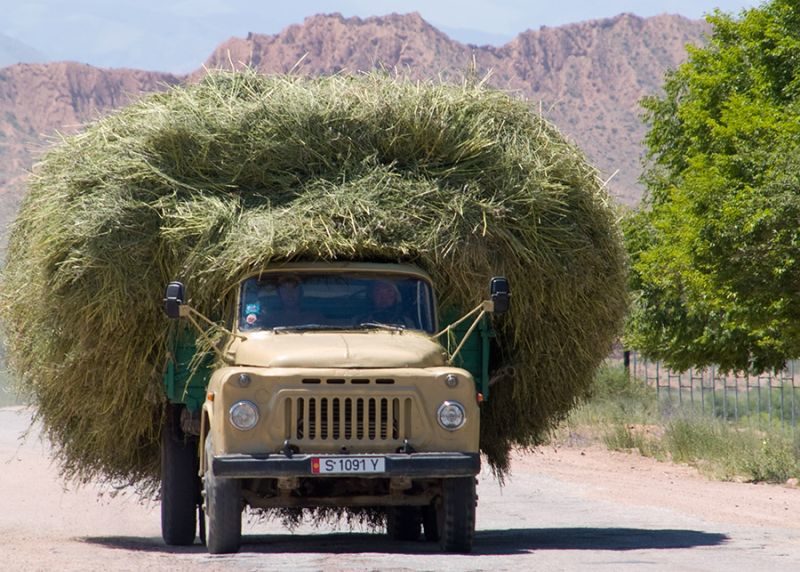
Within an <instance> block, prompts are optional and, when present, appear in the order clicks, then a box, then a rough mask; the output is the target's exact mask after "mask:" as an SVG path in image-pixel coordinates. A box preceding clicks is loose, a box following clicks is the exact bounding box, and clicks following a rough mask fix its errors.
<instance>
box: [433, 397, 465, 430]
mask: <svg viewBox="0 0 800 572" xmlns="http://www.w3.org/2000/svg"><path fill="white" fill-rule="evenodd" d="M436 417H437V418H438V419H439V425H441V426H442V427H444V428H445V429H447V430H448V431H455V430H456V429H461V427H463V426H464V422H466V420H467V415H466V413H464V406H463V405H461V404H460V403H459V402H458V401H445V402H444V403H442V404H441V405H440V406H439V410H438V411H437V412H436Z"/></svg>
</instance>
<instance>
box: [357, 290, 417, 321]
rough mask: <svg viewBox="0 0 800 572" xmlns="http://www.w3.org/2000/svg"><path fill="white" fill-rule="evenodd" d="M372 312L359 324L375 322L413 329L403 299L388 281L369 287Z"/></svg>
mask: <svg viewBox="0 0 800 572" xmlns="http://www.w3.org/2000/svg"><path fill="white" fill-rule="evenodd" d="M369 297H370V302H371V303H372V311H370V312H369V313H368V314H367V315H365V316H364V317H363V318H361V319H360V320H359V323H365V322H377V323H380V324H390V325H396V326H405V327H408V328H415V327H416V324H415V322H414V320H413V319H412V318H411V317H410V316H409V315H408V313H407V312H406V308H405V307H404V306H403V299H402V296H401V295H400V290H398V288H397V286H396V285H395V284H393V283H392V282H390V281H388V280H378V281H376V282H374V283H372V284H371V285H370V296H369Z"/></svg>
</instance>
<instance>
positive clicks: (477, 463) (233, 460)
mask: <svg viewBox="0 0 800 572" xmlns="http://www.w3.org/2000/svg"><path fill="white" fill-rule="evenodd" d="M357 456H358V457H381V458H383V459H385V460H386V465H385V467H386V470H385V471H384V472H381V473H369V474H354V475H341V474H339V475H328V474H324V475H319V474H313V473H312V472H311V460H312V459H321V460H322V459H325V458H326V457H341V455H313V454H312V455H308V454H302V455H300V454H295V455H292V456H291V457H287V456H286V455H284V454H282V453H275V454H271V455H219V456H215V457H213V459H212V460H211V467H212V470H213V472H214V474H215V475H216V476H219V477H227V478H237V479H253V478H277V477H342V476H358V477H368V478H389V477H412V478H417V479H419V478H443V477H468V476H473V475H477V474H478V473H479V472H480V470H481V458H480V454H479V453H408V454H406V453H393V454H389V455H360V454H359V455H357Z"/></svg>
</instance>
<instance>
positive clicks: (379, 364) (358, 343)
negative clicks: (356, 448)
mask: <svg viewBox="0 0 800 572" xmlns="http://www.w3.org/2000/svg"><path fill="white" fill-rule="evenodd" d="M225 356H226V358H227V359H229V360H231V361H232V362H233V363H234V364H236V365H241V366H251V367H308V368H360V369H363V368H395V367H415V368H416V367H419V368H423V367H437V366H442V365H445V364H446V356H445V355H444V350H443V349H442V346H440V345H439V344H437V343H436V342H433V341H431V339H430V338H429V337H428V336H426V335H425V334H423V333H421V332H419V333H417V332H408V331H404V332H383V331H367V332H281V333H274V332H268V331H264V332H253V333H252V334H248V335H247V337H246V339H239V338H236V339H234V340H233V341H232V342H231V343H230V345H229V346H228V347H227V349H226V351H225Z"/></svg>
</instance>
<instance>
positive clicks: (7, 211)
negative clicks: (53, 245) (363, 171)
mask: <svg viewBox="0 0 800 572" xmlns="http://www.w3.org/2000/svg"><path fill="white" fill-rule="evenodd" d="M707 30H708V27H707V24H706V23H705V22H703V21H699V20H688V19H686V18H683V17H680V16H668V15H663V16H656V17H652V18H640V17H637V16H633V15H629V14H622V15H620V16H617V17H615V18H610V19H605V20H594V21H588V22H582V23H578V24H571V25H567V26H561V27H557V28H541V29H539V30H537V31H531V30H529V31H527V32H524V33H522V34H519V35H518V36H517V37H516V38H514V39H513V40H512V41H511V42H509V43H508V44H506V45H504V46H502V47H493V46H480V47H479V46H473V45H466V44H462V43H459V42H456V41H454V40H452V39H450V38H449V37H448V36H447V35H445V34H444V33H443V32H441V31H439V30H437V29H436V28H434V27H433V26H431V25H430V24H428V23H427V22H426V21H425V20H423V19H422V18H421V17H420V16H419V15H418V14H407V15H396V14H393V15H389V16H384V17H372V18H366V19H360V18H343V17H341V16H340V15H338V14H333V15H319V16H313V17H310V18H307V19H306V20H305V21H304V22H303V23H302V24H298V25H293V26H290V27H288V28H286V29H284V30H283V31H282V32H280V33H279V34H276V35H261V34H252V33H251V34H250V35H248V36H247V37H246V38H231V39H230V40H228V41H227V42H225V43H223V44H222V45H220V46H219V47H218V48H217V49H216V50H214V52H213V53H212V54H210V55H209V58H208V60H207V62H206V65H205V68H209V69H211V68H218V67H222V68H230V67H240V66H243V65H250V66H252V67H254V68H256V69H258V70H259V71H261V72H264V73H270V72H286V71H290V70H294V73H302V74H308V75H315V74H330V73H339V72H357V71H360V70H368V69H373V68H375V67H380V68H383V69H387V70H392V71H393V72H394V71H396V73H399V74H402V75H405V76H409V77H412V78H432V77H441V78H445V79H452V80H459V79H460V78H462V77H463V75H464V73H465V71H466V70H468V69H469V68H470V66H473V65H474V66H475V68H476V72H477V74H478V75H479V76H481V77H483V76H487V75H488V80H487V81H488V83H489V84H491V85H493V86H495V87H498V88H501V89H506V90H511V91H513V92H515V93H518V94H520V95H522V96H525V97H527V98H529V99H531V100H532V101H534V102H537V103H539V104H540V109H541V111H542V113H543V114H544V115H545V116H546V117H548V118H549V119H551V120H552V121H553V122H555V123H556V125H558V126H559V128H560V129H561V130H562V131H564V132H565V133H566V134H567V135H569V136H570V137H571V138H572V139H573V140H574V141H575V142H576V143H578V145H579V146H580V147H582V148H583V149H584V151H585V152H586V153H587V155H588V156H589V157H590V159H591V160H592V161H593V162H594V163H595V164H596V165H597V166H598V167H599V168H600V169H601V170H602V172H603V174H604V177H606V178H608V177H611V175H612V174H614V173H616V175H615V176H614V177H613V179H612V180H611V181H610V182H609V189H610V190H611V192H612V194H613V195H614V196H615V197H617V198H618V199H619V200H620V201H621V202H624V203H627V204H635V203H637V202H638V201H639V199H640V197H641V192H642V191H641V188H640V187H639V185H638V183H637V179H638V177H639V174H640V172H641V166H640V157H641V154H642V146H641V139H642V136H643V135H644V132H645V129H644V126H643V125H641V122H640V119H639V116H640V114H641V110H640V108H639V106H638V101H639V100H640V99H641V97H642V96H644V95H647V94H652V93H656V92H657V91H658V89H659V86H660V85H661V82H662V79H663V75H664V72H665V71H666V70H667V69H669V68H673V67H675V66H676V65H677V64H679V63H680V62H681V61H683V60H684V58H685V57H686V51H685V45H686V44H687V43H692V44H700V43H702V41H703V34H704V32H706V31H707ZM0 46H2V44H0ZM204 73H205V70H204V69H199V70H197V71H195V72H193V73H192V74H190V75H189V76H176V75H172V74H165V73H158V72H150V71H138V70H125V69H113V70H109V69H100V68H95V67H92V66H88V65H84V64H76V63H63V62H62V63H51V64H17V65H12V66H9V67H5V68H3V69H0V114H1V115H2V118H3V119H2V122H0V192H2V195H0V225H2V227H3V228H4V227H5V225H6V222H7V221H8V219H9V217H10V216H11V214H12V213H13V210H14V209H15V208H16V205H17V204H18V200H19V196H20V194H21V192H22V187H23V185H22V184H21V182H22V179H23V177H24V173H25V171H26V169H28V168H29V167H30V165H31V163H32V161H33V158H34V156H35V154H36V153H37V152H38V150H39V149H40V148H41V147H42V144H43V142H44V141H46V138H47V137H49V136H52V135H53V134H54V133H55V132H56V131H58V132H64V133H70V132H74V131H76V130H77V129H79V127H80V124H81V123H83V122H85V121H87V120H89V119H92V118H94V117H96V116H98V114H103V113H106V112H108V111H109V110H111V109H114V108H116V107H119V106H121V105H123V104H125V103H127V102H129V101H130V100H131V98H132V97H136V96H137V95H138V94H141V93H146V92H151V91H156V90H160V89H164V88H166V86H168V85H173V84H176V83H179V82H182V81H193V80H195V79H197V78H198V77H199V76H201V75H202V74H204Z"/></svg>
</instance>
